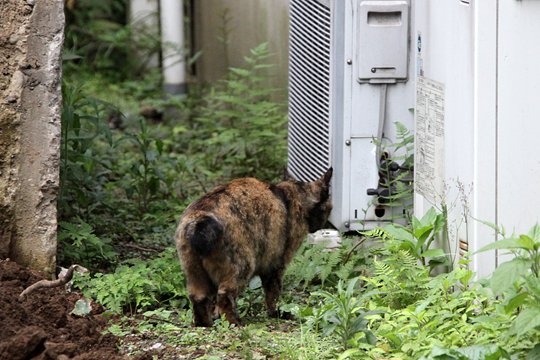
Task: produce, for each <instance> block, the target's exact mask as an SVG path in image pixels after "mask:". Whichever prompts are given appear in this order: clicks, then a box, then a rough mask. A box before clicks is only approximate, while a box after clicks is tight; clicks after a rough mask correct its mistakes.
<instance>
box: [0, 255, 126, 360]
mask: <svg viewBox="0 0 540 360" xmlns="http://www.w3.org/2000/svg"><path fill="white" fill-rule="evenodd" d="M41 279H42V277H41V276H40V274H38V273H36V272H33V271H30V270H28V269H25V268H23V267H21V266H20V265H18V264H16V263H14V262H12V261H9V260H0V359H1V360H4V359H6V360H8V359H9V360H19V359H21V360H22V359H40V360H41V359H43V360H47V359H58V360H66V359H78V360H82V359H88V360H90V359H92V360H101V359H103V360H105V359H106V360H117V359H126V358H127V357H126V356H123V355H121V354H120V352H119V350H118V346H117V345H118V339H117V338H116V337H114V336H113V335H111V334H107V335H103V334H102V331H103V330H104V329H105V327H106V326H107V324H106V319H105V318H104V317H103V316H102V315H101V314H100V312H101V311H103V309H102V308H101V309H100V307H98V309H97V310H93V312H92V314H91V315H89V316H85V317H78V316H75V315H72V314H70V312H71V311H72V310H73V307H74V305H75V302H76V301H77V300H79V299H80V298H81V296H80V295H79V294H75V293H67V292H66V291H65V289H64V288H63V287H58V288H52V289H39V290H37V291H35V292H33V293H31V294H29V295H28V296H27V297H26V299H24V300H22V301H19V294H20V293H21V292H22V291H23V290H24V289H25V288H26V287H28V286H30V285H32V284H33V283H35V282H37V281H39V280H41Z"/></svg>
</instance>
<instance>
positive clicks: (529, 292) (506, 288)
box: [478, 224, 540, 336]
mask: <svg viewBox="0 0 540 360" xmlns="http://www.w3.org/2000/svg"><path fill="white" fill-rule="evenodd" d="M495 228H496V230H497V232H498V233H499V234H501V235H503V236H505V233H504V229H498V228H497V227H495ZM488 250H507V251H509V253H511V254H512V255H513V259H512V260H510V261H507V262H504V263H502V264H501V265H499V267H498V268H497V269H496V270H495V271H494V272H493V275H492V276H491V279H490V286H491V288H492V289H493V291H494V292H495V293H497V294H501V293H504V292H512V296H510V297H509V298H508V299H507V301H506V305H505V310H506V311H507V312H509V313H511V312H513V311H514V310H515V309H518V308H522V309H521V311H520V312H519V315H518V316H517V318H516V319H515V321H514V323H513V325H512V328H511V329H510V334H511V335H517V336H521V335H523V334H525V333H526V332H528V331H531V330H532V329H534V328H538V327H540V225H539V224H536V225H534V226H533V227H532V228H531V229H530V230H529V232H528V233H527V234H521V235H518V236H514V235H513V236H510V237H505V238H503V239H502V240H499V241H496V242H494V243H491V244H489V245H486V246H484V247H483V248H481V249H480V250H478V252H483V251H488Z"/></svg>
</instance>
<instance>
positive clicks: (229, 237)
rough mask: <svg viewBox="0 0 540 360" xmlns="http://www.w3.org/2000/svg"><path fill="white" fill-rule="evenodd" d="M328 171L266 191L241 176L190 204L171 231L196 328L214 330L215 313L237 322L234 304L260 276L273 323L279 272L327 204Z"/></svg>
mask: <svg viewBox="0 0 540 360" xmlns="http://www.w3.org/2000/svg"><path fill="white" fill-rule="evenodd" d="M331 177H332V168H330V169H329V170H328V171H327V172H326V174H324V175H323V176H322V178H320V179H319V180H316V181H313V182H299V181H294V180H287V181H283V182H280V183H278V184H275V185H272V184H268V183H265V182H262V181H259V180H257V179H253V178H243V179H236V180H233V181H231V182H230V183H228V184H225V185H221V186H218V187H217V188H215V189H214V190H212V191H210V192H209V193H207V194H206V195H204V196H203V197H202V198H200V199H199V200H197V201H195V202H193V203H192V204H191V205H190V206H189V207H188V208H187V209H186V211H185V212H184V214H183V216H182V219H181V220H180V224H179V225H178V228H177V230H176V247H177V250H178V254H179V257H180V261H181V263H182V267H183V269H184V272H185V274H186V278H187V289H188V292H189V298H190V300H191V303H192V305H193V320H194V323H195V325H196V326H212V324H213V319H214V310H217V314H219V315H221V314H225V317H226V319H227V320H228V321H229V322H230V323H234V324H239V323H240V319H239V317H238V312H237V309H236V298H237V297H238V295H239V294H240V292H241V291H242V289H243V288H244V287H245V286H246V285H247V283H248V282H249V280H250V279H251V278H252V277H253V276H255V275H259V276H260V278H261V281H262V285H263V288H264V293H265V296H266V305H267V308H268V314H269V316H271V317H280V316H281V317H284V318H287V317H290V314H286V313H284V314H280V313H279V312H278V310H277V309H276V303H277V300H278V297H279V295H280V293H281V286H282V279H283V273H284V271H285V267H286V266H287V264H289V262H290V261H291V259H292V258H293V256H294V254H295V252H296V251H297V250H298V248H299V247H300V245H301V243H302V241H303V239H304V237H305V236H306V235H307V233H308V232H315V231H317V230H319V229H321V228H322V227H323V226H324V225H325V223H326V221H327V219H328V215H329V214H330V211H331V210H332V204H331V200H330V193H329V190H330V178H331Z"/></svg>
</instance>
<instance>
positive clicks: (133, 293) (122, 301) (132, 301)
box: [75, 249, 188, 314]
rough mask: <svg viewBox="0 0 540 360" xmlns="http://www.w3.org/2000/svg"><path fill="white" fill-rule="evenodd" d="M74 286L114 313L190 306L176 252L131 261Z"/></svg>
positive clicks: (78, 280) (169, 251) (82, 279)
mask: <svg viewBox="0 0 540 360" xmlns="http://www.w3.org/2000/svg"><path fill="white" fill-rule="evenodd" d="M75 286H76V287H78V288H79V289H81V290H82V292H83V294H84V296H86V297H89V298H92V299H94V300H95V301H96V302H98V303H99V304H102V305H103V306H105V307H106V308H108V309H109V310H111V311H112V312H114V313H122V312H123V311H128V312H130V313H132V314H133V313H136V312H139V311H141V310H148V309H152V308H156V307H159V306H164V305H166V304H169V305H170V306H172V305H174V306H178V307H179V308H185V307H187V305H188V297H187V293H186V289H185V284H184V275H183V273H182V271H181V269H180V264H179V261H178V259H177V257H176V251H175V250H174V249H168V250H166V251H164V252H163V253H162V254H161V255H160V256H159V257H157V258H155V259H152V260H149V261H143V260H139V259H134V260H130V261H128V262H127V263H126V264H125V265H120V266H118V267H117V268H116V270H115V271H114V273H111V274H102V273H97V274H95V275H93V276H92V275H82V276H80V277H78V278H77V279H76V281H75Z"/></svg>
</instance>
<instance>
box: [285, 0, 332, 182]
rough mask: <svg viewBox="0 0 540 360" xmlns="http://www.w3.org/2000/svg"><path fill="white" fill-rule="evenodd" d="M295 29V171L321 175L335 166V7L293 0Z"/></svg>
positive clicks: (292, 146)
mask: <svg viewBox="0 0 540 360" xmlns="http://www.w3.org/2000/svg"><path fill="white" fill-rule="evenodd" d="M289 31H290V33H289V166H288V167H289V172H290V173H291V174H292V175H293V176H294V177H295V178H297V179H298V180H303V181H309V180H315V179H317V178H318V177H320V176H321V175H322V174H323V173H324V172H325V171H326V170H327V169H328V166H329V165H330V55H331V47H330V39H331V14H330V9H329V8H328V7H327V6H325V5H322V4H321V3H319V2H318V1H317V0H291V2H290V30H289Z"/></svg>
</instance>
